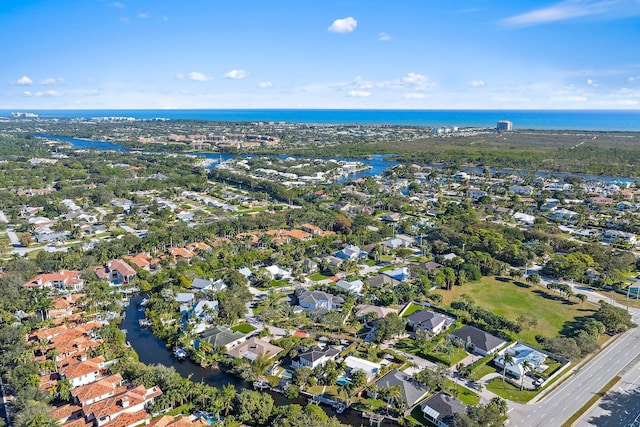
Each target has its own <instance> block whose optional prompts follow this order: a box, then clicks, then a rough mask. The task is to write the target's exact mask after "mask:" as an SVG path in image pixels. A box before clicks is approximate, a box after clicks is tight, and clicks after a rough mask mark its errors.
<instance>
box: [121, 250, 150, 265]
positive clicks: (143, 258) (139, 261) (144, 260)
mask: <svg viewBox="0 0 640 427" xmlns="http://www.w3.org/2000/svg"><path fill="white" fill-rule="evenodd" d="M124 259H126V260H127V261H129V262H131V263H132V264H134V265H135V266H136V267H138V268H147V267H149V266H150V265H151V261H152V260H153V258H151V257H150V256H149V255H147V254H142V253H140V254H137V255H135V256H131V255H125V257H124Z"/></svg>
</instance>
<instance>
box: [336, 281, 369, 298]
mask: <svg viewBox="0 0 640 427" xmlns="http://www.w3.org/2000/svg"><path fill="white" fill-rule="evenodd" d="M363 286H364V282H363V281H362V280H352V281H351V282H347V281H346V280H342V279H341V280H338V281H337V282H336V287H338V288H339V289H342V290H343V291H347V292H351V293H352V294H357V295H359V294H360V293H361V292H362V287H363Z"/></svg>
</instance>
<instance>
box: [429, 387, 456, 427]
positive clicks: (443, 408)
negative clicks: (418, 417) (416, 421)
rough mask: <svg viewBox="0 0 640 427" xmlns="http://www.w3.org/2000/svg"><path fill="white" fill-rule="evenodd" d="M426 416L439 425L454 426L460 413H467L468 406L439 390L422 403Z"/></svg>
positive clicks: (443, 426)
mask: <svg viewBox="0 0 640 427" xmlns="http://www.w3.org/2000/svg"><path fill="white" fill-rule="evenodd" d="M420 409H421V410H422V413H423V414H424V417H425V418H426V419H427V420H428V421H429V422H431V423H433V424H435V425H436V426H437V427H453V426H454V425H455V418H456V415H458V414H466V413H467V407H466V405H465V404H464V403H462V402H461V401H460V400H458V399H456V398H455V397H453V396H451V395H449V394H447V393H445V392H442V391H441V392H438V393H436V394H434V395H433V396H429V398H428V399H426V400H425V401H424V402H422V403H421V404H420Z"/></svg>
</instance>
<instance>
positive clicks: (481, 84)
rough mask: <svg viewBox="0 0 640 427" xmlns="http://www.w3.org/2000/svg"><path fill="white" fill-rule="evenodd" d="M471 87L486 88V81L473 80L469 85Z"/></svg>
mask: <svg viewBox="0 0 640 427" xmlns="http://www.w3.org/2000/svg"><path fill="white" fill-rule="evenodd" d="M469 86H471V87H484V80H472V81H471V82H470V83H469Z"/></svg>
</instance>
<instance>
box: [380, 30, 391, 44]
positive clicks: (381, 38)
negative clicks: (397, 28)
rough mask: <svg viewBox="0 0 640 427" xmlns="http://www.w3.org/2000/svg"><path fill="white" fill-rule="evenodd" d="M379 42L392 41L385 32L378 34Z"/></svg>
mask: <svg viewBox="0 0 640 427" xmlns="http://www.w3.org/2000/svg"><path fill="white" fill-rule="evenodd" d="M378 40H380V41H381V42H388V41H389V40H391V36H390V35H389V34H387V33H385V32H382V33H380V34H378Z"/></svg>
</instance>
